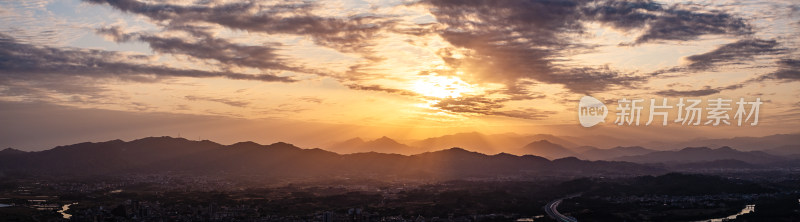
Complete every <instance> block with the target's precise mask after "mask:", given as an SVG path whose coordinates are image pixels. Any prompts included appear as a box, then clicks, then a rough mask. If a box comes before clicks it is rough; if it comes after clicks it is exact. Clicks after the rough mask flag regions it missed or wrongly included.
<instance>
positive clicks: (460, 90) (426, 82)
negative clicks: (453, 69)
mask: <svg viewBox="0 0 800 222" xmlns="http://www.w3.org/2000/svg"><path fill="white" fill-rule="evenodd" d="M412 90H413V91H414V92H416V93H419V94H421V95H423V96H428V97H436V98H458V97H461V96H462V95H463V94H466V93H473V92H475V87H474V86H472V85H470V84H469V83H467V82H464V81H463V80H461V79H460V78H458V77H452V76H425V77H423V78H420V79H418V80H417V81H415V82H414V84H413V85H412Z"/></svg>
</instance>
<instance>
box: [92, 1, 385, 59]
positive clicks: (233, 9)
mask: <svg viewBox="0 0 800 222" xmlns="http://www.w3.org/2000/svg"><path fill="white" fill-rule="evenodd" d="M84 1H86V2H89V3H94V4H107V5H109V6H111V7H113V8H116V9H118V10H120V11H123V12H128V13H134V14H140V15H144V16H147V17H148V18H150V19H153V20H156V21H162V22H166V23H168V24H169V26H181V25H185V24H189V23H194V22H208V23H214V24H219V25H222V26H225V27H228V28H231V29H236V30H247V31H252V32H264V33H268V34H294V35H303V36H310V37H312V39H313V40H314V41H315V43H317V44H318V45H323V46H329V47H333V48H337V49H339V50H342V51H359V50H362V49H363V48H364V47H367V46H369V44H368V41H366V40H368V39H370V38H371V37H372V36H373V35H374V34H375V32H376V31H378V30H380V27H382V26H388V25H390V24H391V22H390V21H384V20H383V19H380V18H378V17H374V16H359V17H350V18H329V17H320V16H316V15H312V14H310V12H309V11H310V10H311V9H312V8H313V6H314V5H313V4H312V3H308V2H306V3H301V4H279V5H273V6H267V7H265V6H262V5H259V4H256V3H252V2H250V3H230V4H222V5H213V6H212V5H192V6H181V5H173V4H159V3H153V4H150V3H145V2H141V1H137V0H84Z"/></svg>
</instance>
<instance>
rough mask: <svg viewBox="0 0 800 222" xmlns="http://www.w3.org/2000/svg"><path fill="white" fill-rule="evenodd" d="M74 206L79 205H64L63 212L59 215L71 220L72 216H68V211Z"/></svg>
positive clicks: (60, 211)
mask: <svg viewBox="0 0 800 222" xmlns="http://www.w3.org/2000/svg"><path fill="white" fill-rule="evenodd" d="M74 204H78V203H71V204H64V206H61V210H59V211H58V212H59V213H61V217H63V218H64V219H69V218H70V217H72V214H68V213H67V210H69V207H70V206H72V205H74Z"/></svg>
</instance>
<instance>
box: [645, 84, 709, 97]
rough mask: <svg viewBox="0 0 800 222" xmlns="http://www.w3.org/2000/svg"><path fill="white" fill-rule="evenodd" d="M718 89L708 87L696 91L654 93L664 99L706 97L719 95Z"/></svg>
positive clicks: (670, 90) (672, 90) (671, 90)
mask: <svg viewBox="0 0 800 222" xmlns="http://www.w3.org/2000/svg"><path fill="white" fill-rule="evenodd" d="M719 92H720V90H719V89H712V88H710V87H709V86H706V87H705V88H704V89H698V90H683V91H681V90H674V89H669V90H662V91H658V92H656V94H657V95H660V96H666V97H700V96H708V95H713V94H717V93H719Z"/></svg>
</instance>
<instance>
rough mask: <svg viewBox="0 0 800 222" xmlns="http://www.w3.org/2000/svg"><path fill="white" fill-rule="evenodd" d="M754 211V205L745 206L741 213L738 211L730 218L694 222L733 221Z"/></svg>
mask: <svg viewBox="0 0 800 222" xmlns="http://www.w3.org/2000/svg"><path fill="white" fill-rule="evenodd" d="M755 209H756V205H755V204H749V205H747V206H745V207H744V209H742V211H739V213H736V214H734V215H730V216H727V217H723V218H714V219H708V220H698V221H696V222H722V221H725V220H733V219H736V217H738V216H739V215H744V214H748V213H750V212H753V210H755Z"/></svg>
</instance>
